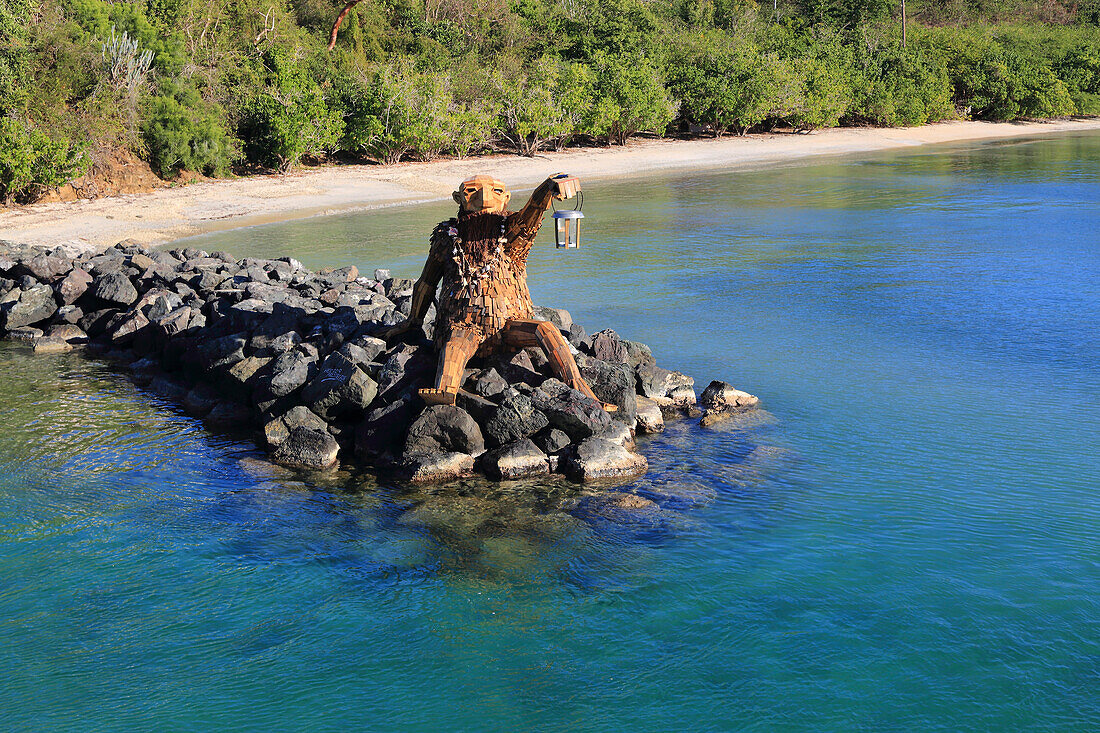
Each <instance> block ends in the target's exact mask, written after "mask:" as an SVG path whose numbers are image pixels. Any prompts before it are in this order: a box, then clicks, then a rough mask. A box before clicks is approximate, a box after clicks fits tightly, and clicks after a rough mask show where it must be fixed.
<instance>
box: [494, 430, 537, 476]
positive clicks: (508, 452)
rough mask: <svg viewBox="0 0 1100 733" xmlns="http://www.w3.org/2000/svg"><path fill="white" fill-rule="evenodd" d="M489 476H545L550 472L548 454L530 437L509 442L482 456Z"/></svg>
mask: <svg viewBox="0 0 1100 733" xmlns="http://www.w3.org/2000/svg"><path fill="white" fill-rule="evenodd" d="M481 465H482V466H483V467H484V469H485V473H487V474H488V475H489V478H494V479H497V480H510V479H521V478H532V477H534V476H545V475H547V474H549V473H550V461H549V459H548V458H547V456H546V454H545V453H543V452H542V451H541V450H539V448H538V446H536V445H535V444H534V442H533V441H532V440H531V439H530V438H524V439H523V440H519V441H516V442H514V443H509V444H508V445H505V446H502V447H500V448H497V449H496V450H492V451H489V452H488V453H486V454H485V455H483V456H482V457H481Z"/></svg>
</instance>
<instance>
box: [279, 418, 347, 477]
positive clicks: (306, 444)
mask: <svg viewBox="0 0 1100 733" xmlns="http://www.w3.org/2000/svg"><path fill="white" fill-rule="evenodd" d="M339 452H340V446H339V445H337V443H336V439H335V438H333V437H332V436H331V435H329V434H328V433H327V432H323V431H320V430H311V429H310V428H304V427H297V428H294V429H293V430H291V431H290V435H288V436H287V438H286V440H284V441H282V442H281V443H279V446H278V447H277V448H276V449H275V452H274V453H272V454H271V458H272V460H274V461H275V462H276V463H281V464H282V465H284V466H291V467H292V468H306V469H313V470H322V469H326V468H331V467H332V466H334V465H336V458H337V455H338V454H339Z"/></svg>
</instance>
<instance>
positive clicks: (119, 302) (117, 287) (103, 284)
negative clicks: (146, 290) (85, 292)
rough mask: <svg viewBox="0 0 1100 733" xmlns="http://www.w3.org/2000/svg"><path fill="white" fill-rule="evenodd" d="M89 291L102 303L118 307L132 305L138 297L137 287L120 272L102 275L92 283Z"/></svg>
mask: <svg viewBox="0 0 1100 733" xmlns="http://www.w3.org/2000/svg"><path fill="white" fill-rule="evenodd" d="M89 291H90V292H91V294H92V295H93V296H95V297H96V298H98V299H99V300H100V301H102V302H103V303H105V304H107V305H109V306H115V307H118V308H124V307H126V306H129V305H132V304H133V303H135V302H136V301H137V299H138V291H137V288H135V287H134V284H133V283H132V282H130V278H128V277H126V275H124V274H122V273H121V272H111V273H107V274H105V275H103V276H102V277H100V278H99V279H98V280H96V281H95V282H94V283H92V286H91V287H90V288H89Z"/></svg>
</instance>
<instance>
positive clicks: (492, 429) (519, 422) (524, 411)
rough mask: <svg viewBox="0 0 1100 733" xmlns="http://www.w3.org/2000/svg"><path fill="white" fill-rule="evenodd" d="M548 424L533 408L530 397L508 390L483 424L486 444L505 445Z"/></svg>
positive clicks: (548, 421) (533, 404) (544, 416)
mask: <svg viewBox="0 0 1100 733" xmlns="http://www.w3.org/2000/svg"><path fill="white" fill-rule="evenodd" d="M549 424H550V420H549V419H548V418H547V417H546V415H544V414H543V413H541V412H539V411H538V410H537V409H536V408H535V403H534V401H533V400H532V399H531V398H530V397H528V396H527V395H525V394H523V393H521V392H519V391H517V390H515V389H511V388H509V389H508V390H506V391H505V392H504V394H503V396H502V398H501V401H500V405H499V406H498V407H497V409H496V411H495V412H494V413H493V415H492V416H491V417H490V418H489V420H488V421H487V422H486V423H485V438H486V442H487V443H488V444H489V445H490V446H492V447H497V446H501V445H506V444H508V443H512V442H514V441H517V440H519V439H520V438H526V437H528V436H530V435H534V434H535V433H537V432H538V431H540V430H542V429H543V428H545V427H546V426H547V425H549Z"/></svg>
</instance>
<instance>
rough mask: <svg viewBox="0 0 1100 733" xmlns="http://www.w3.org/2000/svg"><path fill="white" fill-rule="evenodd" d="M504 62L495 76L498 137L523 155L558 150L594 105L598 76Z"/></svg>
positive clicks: (559, 66) (557, 66) (574, 67)
mask: <svg viewBox="0 0 1100 733" xmlns="http://www.w3.org/2000/svg"><path fill="white" fill-rule="evenodd" d="M521 66H522V64H519V63H517V62H516V61H515V60H510V62H509V60H506V61H505V62H504V63H502V64H501V67H502V68H499V69H497V70H496V71H495V72H494V73H493V74H492V75H491V80H490V83H491V85H492V92H493V96H492V99H493V101H494V102H495V105H496V107H497V109H498V110H499V116H498V119H497V123H496V132H497V136H498V137H499V138H500V139H501V140H503V141H505V142H506V143H507V145H508V147H510V148H513V149H514V150H515V151H516V152H518V153H520V154H521V155H534V154H535V153H537V152H538V151H540V150H542V149H544V148H546V147H549V146H552V145H556V144H557V143H558V141H561V140H564V139H566V138H568V137H569V136H570V135H572V134H573V133H574V132H576V131H577V130H578V129H579V128H580V127H582V126H583V124H584V117H585V115H586V112H587V110H588V108H589V107H591V105H592V96H593V93H594V88H595V87H594V83H595V77H594V75H593V74H592V73H591V72H590V71H588V70H587V69H586V68H585V67H583V66H581V65H579V64H566V63H562V62H561V61H559V60H558V59H555V58H553V57H550V56H543V57H542V58H539V59H536V60H535V61H534V62H532V63H530V64H528V65H527V68H526V70H517V69H520V68H521Z"/></svg>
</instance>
